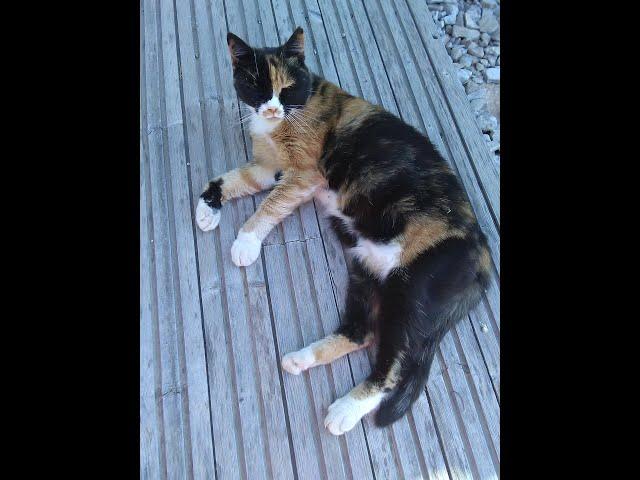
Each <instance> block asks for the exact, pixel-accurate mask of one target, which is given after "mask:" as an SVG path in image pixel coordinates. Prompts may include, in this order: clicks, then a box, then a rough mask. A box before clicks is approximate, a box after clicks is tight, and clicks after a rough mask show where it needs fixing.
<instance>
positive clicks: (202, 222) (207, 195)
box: [196, 162, 280, 232]
mask: <svg viewBox="0 0 640 480" xmlns="http://www.w3.org/2000/svg"><path fill="white" fill-rule="evenodd" d="M279 177H280V173H279V171H278V170H277V168H276V167H274V166H271V165H268V164H266V165H265V164H263V163H256V162H251V163H248V164H246V165H243V166H242V167H239V168H235V169H233V170H230V171H228V172H227V173H225V174H223V175H220V176H219V177H217V178H215V179H213V180H212V181H210V182H209V184H208V185H207V187H206V188H205V190H204V192H202V195H200V200H199V201H198V206H197V207H196V222H197V224H198V226H199V227H200V228H201V229H202V230H203V231H205V232H206V231H209V230H213V229H214V228H216V227H217V226H218V223H219V222H220V209H221V208H222V205H224V204H225V203H227V202H228V201H229V200H231V199H233V198H238V197H243V196H245V195H253V194H254V193H258V192H261V191H263V190H267V189H268V188H271V187H273V186H274V185H275V184H276V182H277V181H278V178H279Z"/></svg>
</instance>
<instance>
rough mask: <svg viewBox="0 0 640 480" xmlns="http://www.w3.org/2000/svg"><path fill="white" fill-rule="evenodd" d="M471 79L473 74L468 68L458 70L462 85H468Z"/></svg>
mask: <svg viewBox="0 0 640 480" xmlns="http://www.w3.org/2000/svg"><path fill="white" fill-rule="evenodd" d="M470 78H471V72H470V71H469V70H467V69H466V68H458V79H459V80H460V81H461V82H462V83H467V82H468V81H469V79H470Z"/></svg>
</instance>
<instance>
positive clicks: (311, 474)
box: [264, 245, 327, 478]
mask: <svg viewBox="0 0 640 480" xmlns="http://www.w3.org/2000/svg"><path fill="white" fill-rule="evenodd" d="M264 250H265V263H266V267H267V277H268V281H269V285H273V286H274V288H272V289H270V299H271V305H272V311H273V317H274V324H275V330H276V338H277V342H278V347H279V351H280V352H281V353H284V352H290V351H293V350H296V349H299V348H301V347H302V346H303V343H304V340H303V338H302V332H301V326H300V323H299V319H298V318H297V315H298V313H297V306H296V304H295V298H294V297H293V296H292V295H290V294H289V292H291V291H292V290H293V286H292V285H291V283H292V280H291V277H290V270H289V266H288V258H287V255H286V249H285V246H284V245H266V246H265V247H264ZM283 383H284V389H285V395H286V400H287V405H288V413H289V420H290V423H291V438H292V440H293V449H294V452H295V459H296V466H297V469H298V477H299V478H326V476H327V473H326V467H325V465H324V458H323V455H322V450H321V445H320V438H319V432H318V428H317V426H316V425H317V419H316V417H315V414H314V412H313V411H312V408H311V407H310V405H313V402H314V399H313V392H312V390H311V386H310V384H309V377H308V374H305V375H298V376H294V375H284V374H283Z"/></svg>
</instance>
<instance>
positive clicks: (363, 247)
mask: <svg viewBox="0 0 640 480" xmlns="http://www.w3.org/2000/svg"><path fill="white" fill-rule="evenodd" d="M350 251H351V253H352V254H353V255H354V256H356V257H357V258H358V260H360V262H361V263H362V264H363V265H364V266H365V267H366V268H367V269H368V270H369V271H370V272H371V273H373V274H374V275H376V276H377V277H378V278H379V279H380V280H384V279H385V278H387V275H389V273H390V272H391V270H393V269H394V268H396V267H397V266H398V265H399V264H400V254H401V253H402V246H400V244H399V243H397V242H390V243H378V242H372V241H371V240H366V239H363V238H359V239H358V243H357V244H356V246H355V247H352V248H351V249H350Z"/></svg>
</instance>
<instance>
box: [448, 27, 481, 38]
mask: <svg viewBox="0 0 640 480" xmlns="http://www.w3.org/2000/svg"><path fill="white" fill-rule="evenodd" d="M453 36H454V37H460V38H464V39H465V40H477V39H478V38H480V32H479V31H478V30H472V29H470V28H466V27H461V26H460V25H454V26H453Z"/></svg>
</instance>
